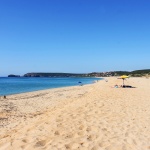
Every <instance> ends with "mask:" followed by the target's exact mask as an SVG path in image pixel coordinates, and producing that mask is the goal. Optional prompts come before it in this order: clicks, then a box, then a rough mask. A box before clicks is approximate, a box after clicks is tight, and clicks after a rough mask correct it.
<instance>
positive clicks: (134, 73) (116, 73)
mask: <svg viewBox="0 0 150 150" xmlns="http://www.w3.org/2000/svg"><path fill="white" fill-rule="evenodd" d="M124 74H125V75H129V76H132V77H142V76H150V69H143V70H134V71H109V72H92V73H44V72H31V73H26V74H24V75H23V76H20V75H14V74H10V75H8V77H63V78H64V77H112V76H120V75H124Z"/></svg>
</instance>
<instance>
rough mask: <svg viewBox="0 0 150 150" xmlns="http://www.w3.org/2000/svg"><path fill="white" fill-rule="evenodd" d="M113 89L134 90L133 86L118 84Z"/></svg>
mask: <svg viewBox="0 0 150 150" xmlns="http://www.w3.org/2000/svg"><path fill="white" fill-rule="evenodd" d="M113 88H132V86H130V85H118V84H115V85H114V86H113Z"/></svg>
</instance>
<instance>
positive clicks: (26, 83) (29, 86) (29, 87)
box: [0, 77, 102, 95]
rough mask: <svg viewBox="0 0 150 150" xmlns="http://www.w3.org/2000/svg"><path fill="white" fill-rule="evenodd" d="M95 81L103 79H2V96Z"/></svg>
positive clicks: (0, 82) (0, 88)
mask: <svg viewBox="0 0 150 150" xmlns="http://www.w3.org/2000/svg"><path fill="white" fill-rule="evenodd" d="M95 80H102V78H35V77H30V78H28V77H21V78H17V77H14V78H11V77H9V78H8V77H0V95H10V94H18V93H24V92H31V91H37V90H44V89H52V88H59V87H67V86H75V85H80V84H90V83H93V81H95ZM79 82H81V83H79Z"/></svg>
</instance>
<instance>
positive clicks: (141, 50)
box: [0, 0, 150, 76]
mask: <svg viewBox="0 0 150 150" xmlns="http://www.w3.org/2000/svg"><path fill="white" fill-rule="evenodd" d="M137 69H150V0H0V76H4V75H8V74H11V73H13V74H20V75H23V74H25V73H27V72H68V73H70V72H71V73H87V72H94V71H96V72H101V71H113V70H127V71H131V70H137Z"/></svg>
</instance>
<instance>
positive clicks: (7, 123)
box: [0, 78, 150, 150]
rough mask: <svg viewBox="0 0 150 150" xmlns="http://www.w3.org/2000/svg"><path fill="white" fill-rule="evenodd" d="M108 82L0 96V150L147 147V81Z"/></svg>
mask: <svg viewBox="0 0 150 150" xmlns="http://www.w3.org/2000/svg"><path fill="white" fill-rule="evenodd" d="M107 80H108V82H106V81H105V80H102V81H99V82H97V83H94V84H91V85H84V86H76V87H67V88H59V89H53V90H43V91H37V92H31V93H24V94H17V95H11V96H8V97H7V98H6V99H3V98H2V97H1V99H0V150H34V149H37V150H78V149H79V150H150V79H146V78H129V79H127V80H126V81H125V84H127V85H132V86H134V87H136V88H112V87H113V86H114V85H115V84H119V85H121V84H122V80H119V79H117V78H107Z"/></svg>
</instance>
